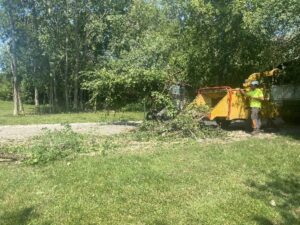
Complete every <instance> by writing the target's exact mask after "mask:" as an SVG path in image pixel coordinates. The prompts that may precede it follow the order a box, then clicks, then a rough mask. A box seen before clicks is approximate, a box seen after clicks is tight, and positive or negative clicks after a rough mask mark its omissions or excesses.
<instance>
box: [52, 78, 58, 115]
mask: <svg viewBox="0 0 300 225" xmlns="http://www.w3.org/2000/svg"><path fill="white" fill-rule="evenodd" d="M53 97H54V104H53V106H54V111H55V112H56V110H57V107H58V99H57V83H56V75H55V73H53Z"/></svg>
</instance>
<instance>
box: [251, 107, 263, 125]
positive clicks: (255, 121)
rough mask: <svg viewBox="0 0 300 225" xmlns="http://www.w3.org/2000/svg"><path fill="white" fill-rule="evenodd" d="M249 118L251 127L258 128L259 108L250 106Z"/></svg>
mask: <svg viewBox="0 0 300 225" xmlns="http://www.w3.org/2000/svg"><path fill="white" fill-rule="evenodd" d="M251 120H252V125H253V129H257V130H259V129H260V127H261V119H260V108H256V107H252V108H251Z"/></svg>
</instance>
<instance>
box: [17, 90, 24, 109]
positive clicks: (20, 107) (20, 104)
mask: <svg viewBox="0 0 300 225" xmlns="http://www.w3.org/2000/svg"><path fill="white" fill-rule="evenodd" d="M18 104H19V114H24V107H23V103H22V99H21V93H20V88H19V93H18Z"/></svg>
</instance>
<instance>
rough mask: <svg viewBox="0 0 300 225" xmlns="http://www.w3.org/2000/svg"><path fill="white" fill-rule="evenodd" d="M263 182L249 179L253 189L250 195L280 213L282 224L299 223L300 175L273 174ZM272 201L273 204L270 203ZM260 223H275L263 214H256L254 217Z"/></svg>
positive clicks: (266, 224)
mask: <svg viewBox="0 0 300 225" xmlns="http://www.w3.org/2000/svg"><path fill="white" fill-rule="evenodd" d="M269 180H270V181H268V182H266V183H265V184H263V185H262V184H258V183H256V182H255V181H250V182H249V184H248V185H249V186H250V187H251V188H252V189H253V192H252V193H251V196H252V197H253V198H256V199H260V200H261V201H263V202H264V203H265V204H266V205H269V207H274V209H275V210H276V211H277V212H278V213H279V214H280V215H281V218H282V223H280V224H284V225H292V224H294V225H297V224H300V177H299V175H298V176H297V175H296V174H291V175H289V176H284V177H283V176H279V175H277V174H273V175H271V176H270V177H269ZM271 201H274V202H273V206H272V205H271ZM253 219H254V221H256V222H257V223H258V224H260V225H273V224H277V223H275V222H274V221H272V220H271V219H270V218H267V217H266V216H264V215H256V216H255V217H254V218H253Z"/></svg>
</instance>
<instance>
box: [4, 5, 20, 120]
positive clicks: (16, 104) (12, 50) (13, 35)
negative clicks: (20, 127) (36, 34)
mask: <svg viewBox="0 0 300 225" xmlns="http://www.w3.org/2000/svg"><path fill="white" fill-rule="evenodd" d="M6 4H7V7H8V17H9V22H10V32H11V42H10V49H9V53H10V56H11V71H12V75H13V101H14V109H13V115H14V116H17V115H19V113H20V108H19V107H20V104H19V100H20V96H19V95H20V93H19V79H18V72H17V56H16V26H15V19H14V16H13V9H12V8H13V7H12V1H11V0H6Z"/></svg>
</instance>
